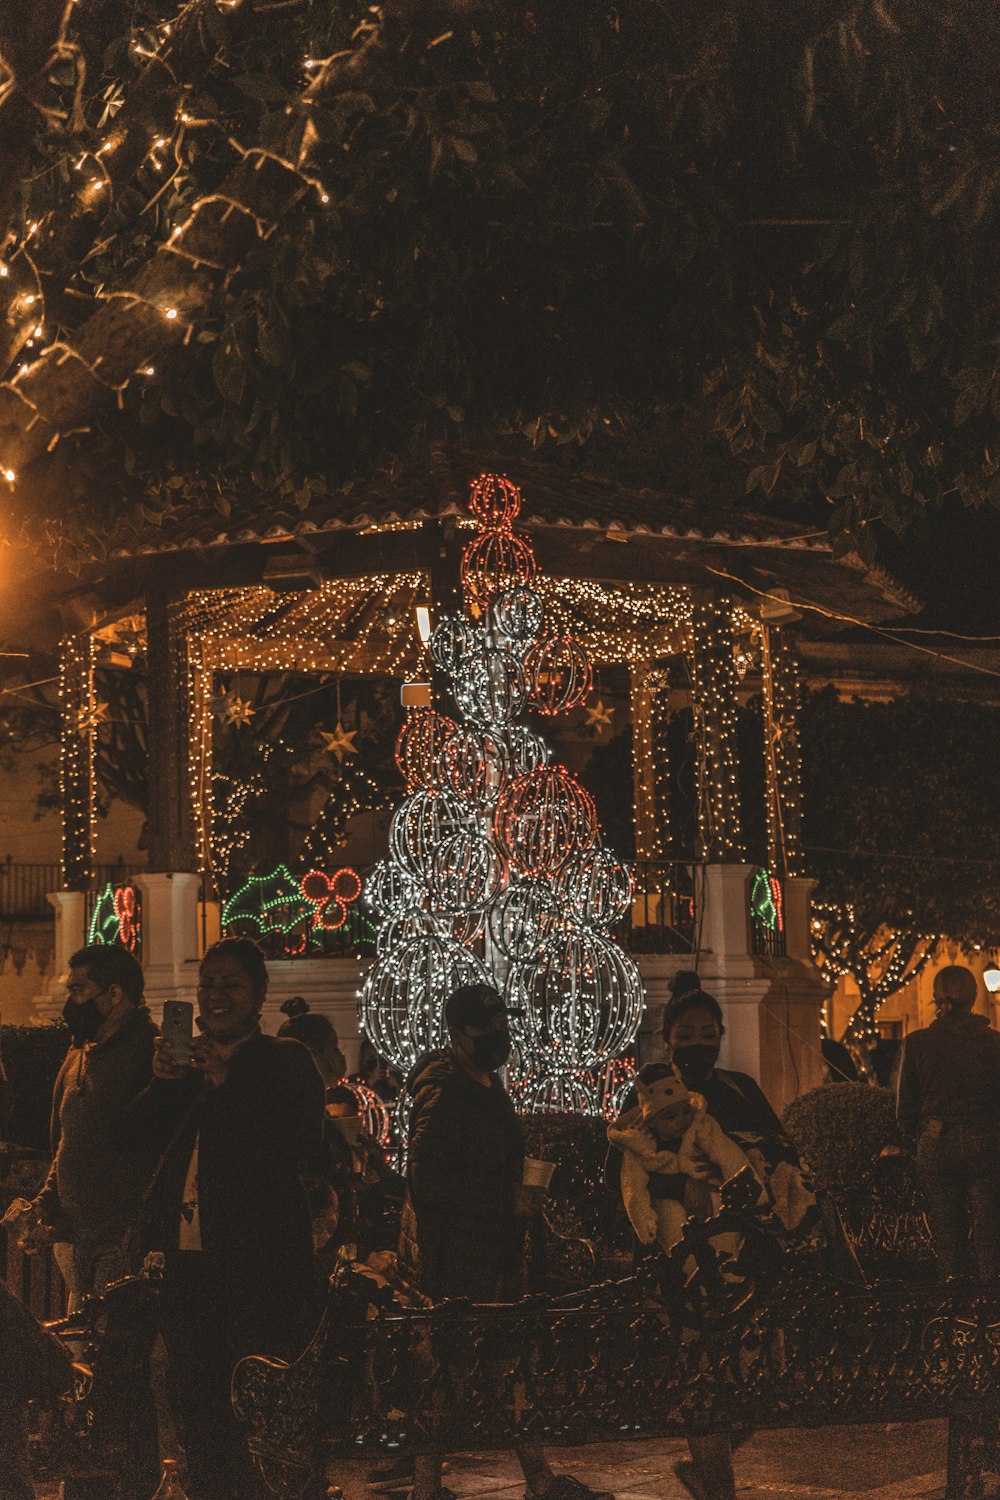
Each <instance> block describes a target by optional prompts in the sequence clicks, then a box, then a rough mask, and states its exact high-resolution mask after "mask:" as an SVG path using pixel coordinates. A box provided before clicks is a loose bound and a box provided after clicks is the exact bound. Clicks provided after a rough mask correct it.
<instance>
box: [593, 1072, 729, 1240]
mask: <svg viewBox="0 0 1000 1500" xmlns="http://www.w3.org/2000/svg"><path fill="white" fill-rule="evenodd" d="M636 1092H637V1094H638V1096H639V1102H638V1104H637V1105H636V1106H635V1107H634V1108H633V1109H630V1110H629V1111H628V1112H627V1113H626V1114H624V1115H621V1116H620V1117H619V1118H618V1119H617V1120H616V1121H615V1122H614V1124H613V1125H611V1126H609V1128H608V1139H609V1141H610V1142H611V1144H612V1145H613V1146H616V1147H617V1148H618V1150H619V1151H621V1153H622V1165H621V1190H622V1198H623V1200H624V1203H625V1212H626V1213H627V1214H628V1216H629V1219H630V1220H631V1222H632V1227H633V1229H634V1230H635V1232H636V1235H637V1237H638V1238H639V1240H640V1241H641V1242H642V1244H644V1245H651V1244H652V1243H653V1242H654V1240H655V1241H656V1243H657V1244H658V1245H659V1246H660V1248H661V1249H662V1250H665V1251H669V1250H670V1249H671V1248H672V1247H673V1246H674V1245H676V1244H677V1242H678V1240H680V1238H681V1236H682V1234H683V1231H684V1225H685V1224H686V1223H687V1221H688V1219H689V1218H690V1217H691V1216H692V1215H694V1216H695V1217H697V1218H709V1217H711V1215H712V1214H713V1213H717V1212H718V1210H719V1208H720V1207H721V1204H722V1200H721V1198H720V1196H719V1193H718V1191H717V1189H718V1188H719V1187H720V1186H721V1185H722V1183H723V1182H727V1181H728V1180H729V1178H730V1177H735V1175H736V1173H737V1172H740V1171H742V1169H743V1168H744V1167H746V1166H748V1165H749V1162H748V1161H747V1158H746V1157H745V1156H744V1154H743V1152H742V1151H741V1150H740V1148H739V1146H737V1145H736V1143H735V1141H731V1140H730V1139H729V1137H728V1136H727V1135H726V1134H725V1132H724V1131H723V1130H722V1128H721V1126H720V1125H719V1124H718V1122H717V1121H716V1120H714V1119H713V1118H712V1116H711V1115H709V1114H706V1113H705V1102H704V1100H703V1099H702V1098H701V1096H700V1095H698V1094H692V1093H691V1091H690V1090H689V1089H688V1088H687V1086H686V1084H684V1083H683V1082H682V1080H681V1079H680V1078H678V1077H677V1076H676V1074H674V1073H673V1071H672V1070H671V1069H670V1068H669V1067H668V1066H667V1065H666V1064H665V1063H650V1064H648V1065H647V1066H646V1067H645V1068H643V1069H642V1072H641V1073H640V1074H639V1077H638V1080H637V1082H636Z"/></svg>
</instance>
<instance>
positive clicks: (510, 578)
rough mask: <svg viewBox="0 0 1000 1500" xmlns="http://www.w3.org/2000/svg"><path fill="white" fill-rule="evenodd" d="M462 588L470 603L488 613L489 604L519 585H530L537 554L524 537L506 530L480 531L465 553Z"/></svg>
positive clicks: (536, 565) (467, 546) (466, 547)
mask: <svg viewBox="0 0 1000 1500" xmlns="http://www.w3.org/2000/svg"><path fill="white" fill-rule="evenodd" d="M461 571H462V587H463V589H464V590H465V592H466V594H467V596H468V598H469V599H470V600H471V602H472V603H473V604H475V605H477V606H478V607H479V608H480V609H485V608H486V606H487V605H488V604H489V602H490V600H491V599H493V598H495V597H496V595H497V594H502V593H504V592H505V591H506V590H507V589H511V588H514V587H515V585H517V584H525V583H530V582H531V580H532V579H533V578H534V576H535V574H536V573H537V571H538V564H537V562H536V561H535V554H534V552H533V551H532V549H531V547H530V546H529V544H528V543H527V542H526V541H525V540H524V538H523V537H520V536H517V535H516V534H515V533H514V532H513V531H508V530H507V529H506V528H498V529H497V530H490V531H481V532H480V533H479V535H478V536H475V537H473V538H472V541H471V542H467V543H466V545H465V547H464V548H463V550H462V569H461Z"/></svg>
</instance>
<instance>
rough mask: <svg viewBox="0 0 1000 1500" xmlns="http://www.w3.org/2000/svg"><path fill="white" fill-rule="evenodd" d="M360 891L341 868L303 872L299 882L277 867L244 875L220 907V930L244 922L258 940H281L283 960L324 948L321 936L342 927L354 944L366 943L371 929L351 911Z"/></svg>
mask: <svg viewBox="0 0 1000 1500" xmlns="http://www.w3.org/2000/svg"><path fill="white" fill-rule="evenodd" d="M361 891H362V880H361V877H360V875H359V874H358V873H357V871H356V870H352V869H350V868H349V867H348V866H343V867H342V868H340V869H337V870H334V871H333V873H332V874H330V875H327V874H326V872H325V871H323V870H309V871H308V873H307V874H305V875H303V876H302V877H301V878H300V877H299V876H297V875H293V874H292V872H291V870H289V868H288V866H287V865H284V864H280V865H277V866H276V867H275V869H273V870H270V871H269V872H268V873H267V874H266V875H250V876H248V877H247V879H246V880H245V881H244V882H243V884H242V885H241V886H240V888H239V890H238V891H235V892H234V893H233V895H232V896H230V898H229V900H228V901H227V902H226V903H225V905H224V906H223V908H222V919H221V920H222V928H223V930H224V931H225V930H227V929H229V928H232V927H238V926H240V925H244V924H249V925H250V926H252V927H254V928H256V930H257V934H258V936H260V937H269V936H278V937H280V938H284V939H287V942H286V949H287V953H288V956H289V957H294V956H299V955H301V954H304V953H307V952H308V951H309V950H310V949H319V948H322V947H323V946H324V942H325V934H327V933H330V932H339V931H341V930H342V929H343V930H344V931H345V933H347V934H349V935H350V937H351V939H352V940H353V941H354V942H361V941H363V940H368V941H371V940H373V939H374V936H375V928H374V925H373V924H372V923H371V922H370V921H369V920H368V918H367V917H365V916H364V915H363V914H362V913H361V912H360V911H358V910H357V909H354V910H351V909H350V908H351V907H354V903H356V902H357V901H358V900H359V898H360V896H361Z"/></svg>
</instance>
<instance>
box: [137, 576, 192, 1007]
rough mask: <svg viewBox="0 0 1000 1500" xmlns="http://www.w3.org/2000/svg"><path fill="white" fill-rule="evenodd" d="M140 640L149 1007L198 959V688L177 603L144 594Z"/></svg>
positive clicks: (184, 990)
mask: <svg viewBox="0 0 1000 1500" xmlns="http://www.w3.org/2000/svg"><path fill="white" fill-rule="evenodd" d="M146 642H147V644H146V662H147V674H148V695H149V725H148V733H147V743H148V766H149V770H148V775H149V865H148V869H147V871H146V873H145V874H143V875H141V876H139V878H138V885H139V887H140V889H141V891H142V933H143V937H142V963H143V968H144V970H145V973H146V990H147V996H148V998H149V999H150V1001H152V1002H153V1004H154V1005H155V1004H156V1003H157V1002H162V1001H163V1000H168V999H171V998H172V997H174V996H177V995H188V994H189V993H190V991H191V989H192V988H193V978H194V969H193V965H194V963H195V962H196V960H197V959H198V957H199V923H198V898H199V892H200V887H201V876H200V873H199V870H200V860H199V839H200V837H201V830H200V829H199V827H198V817H197V814H198V809H199V807H200V796H199V792H200V787H199V784H198V783H199V775H200V772H199V757H198V750H199V745H198V743H197V740H198V734H197V726H198V723H199V718H198V715H197V714H196V713H193V712H192V710H193V709H196V708H197V707H198V703H199V694H200V686H201V685H200V683H199V681H198V678H197V663H196V662H195V661H194V660H192V656H191V652H190V649H189V640H188V633H187V625H186V608H185V602H184V599H183V597H179V598H177V597H170V596H169V595H168V594H166V593H164V592H156V593H150V594H149V595H148V596H147V599H146ZM192 722H194V724H195V733H194V735H192ZM193 739H194V741H195V743H192V740H193Z"/></svg>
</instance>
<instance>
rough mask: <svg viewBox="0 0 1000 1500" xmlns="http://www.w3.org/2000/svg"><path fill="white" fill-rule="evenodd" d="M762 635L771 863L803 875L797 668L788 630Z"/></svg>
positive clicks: (768, 628) (772, 628) (770, 629)
mask: <svg viewBox="0 0 1000 1500" xmlns="http://www.w3.org/2000/svg"><path fill="white" fill-rule="evenodd" d="M763 635H764V640H763V653H764V661H763V666H764V673H763V676H764V771H765V778H766V787H767V794H766V795H767V862H768V867H769V868H770V869H771V871H772V872H773V873H774V874H776V875H782V876H789V875H801V873H802V776H801V765H800V757H799V729H798V710H799V681H798V664H797V662H796V659H795V649H794V646H793V644H792V641H791V638H790V637H789V635H788V632H787V631H786V630H783V629H782V628H781V627H780V626H778V625H765V626H764V631H763Z"/></svg>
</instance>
